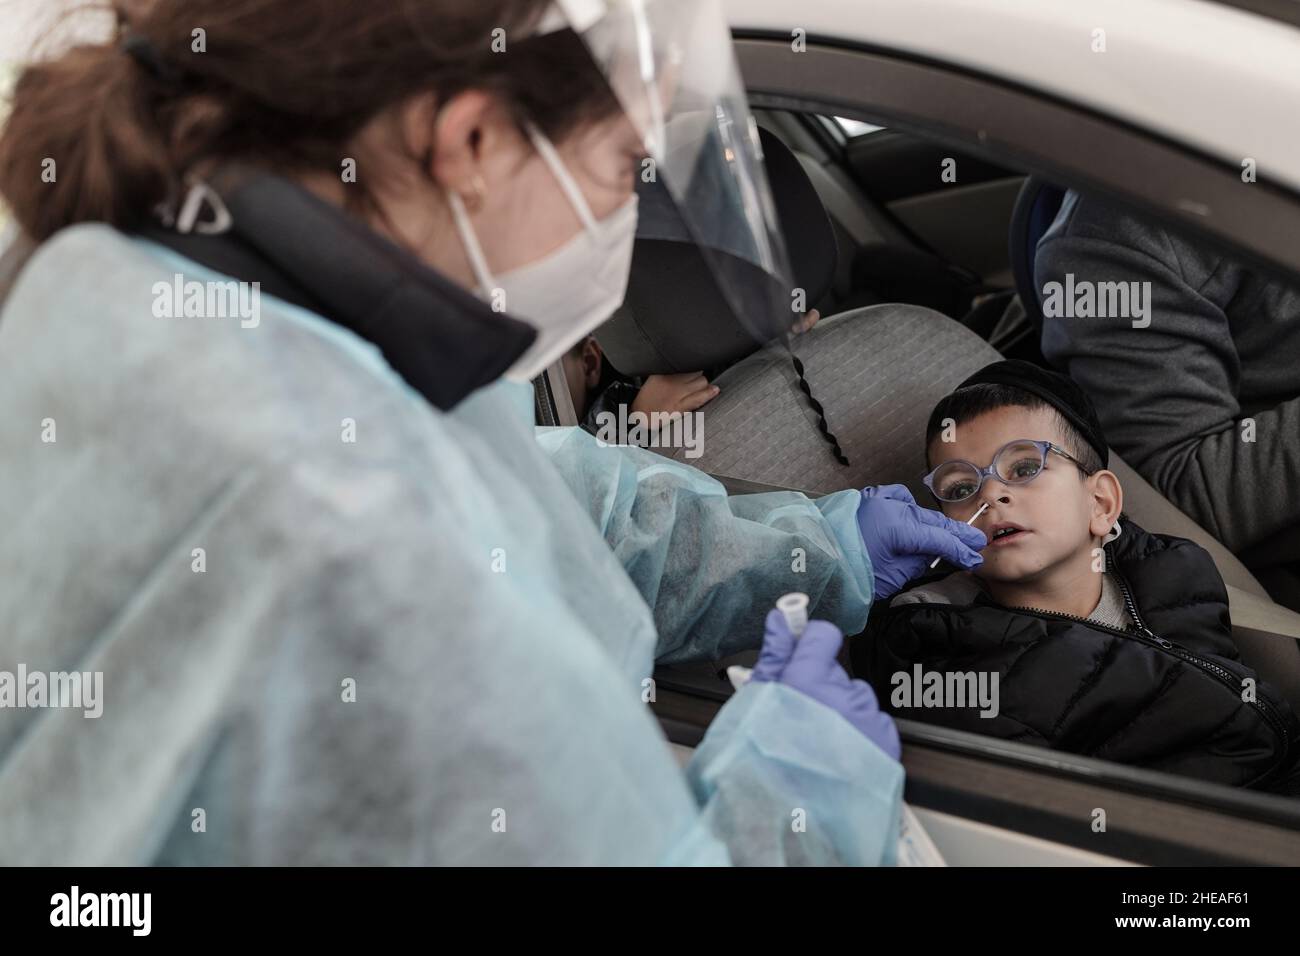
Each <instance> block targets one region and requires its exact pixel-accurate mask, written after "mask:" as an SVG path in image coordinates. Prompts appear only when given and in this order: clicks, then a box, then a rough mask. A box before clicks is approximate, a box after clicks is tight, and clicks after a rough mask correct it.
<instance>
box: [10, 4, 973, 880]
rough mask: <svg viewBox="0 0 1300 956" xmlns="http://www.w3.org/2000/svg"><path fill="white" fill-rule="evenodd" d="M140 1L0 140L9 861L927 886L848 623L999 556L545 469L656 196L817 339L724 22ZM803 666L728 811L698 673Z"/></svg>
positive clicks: (922, 524) (750, 689)
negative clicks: (669, 689) (684, 757)
mask: <svg viewBox="0 0 1300 956" xmlns="http://www.w3.org/2000/svg"><path fill="white" fill-rule="evenodd" d="M131 6H132V7H134V8H136V9H135V11H134V16H126V15H125V14H124V16H123V25H122V27H121V28H120V30H119V35H118V36H116V37H114V38H113V39H112V40H111V41H110V42H108V43H105V44H98V45H90V46H82V47H79V48H76V49H73V50H71V51H70V52H67V53H66V54H64V55H62V56H61V57H58V58H55V59H53V60H50V61H47V62H44V63H41V64H39V65H35V66H32V67H31V68H29V69H27V70H26V71H25V72H24V73H23V74H22V75H21V77H20V78H19V80H18V83H17V86H16V90H15V93H14V97H13V102H12V110H11V113H10V115H9V117H8V120H7V122H6V125H5V129H4V132H3V136H2V137H0V193H2V194H3V196H4V199H5V201H6V203H7V205H8V206H9V208H10V210H11V213H12V215H13V217H14V219H15V220H16V222H17V224H18V226H19V227H21V231H22V233H23V235H24V236H25V237H26V240H29V241H30V243H31V244H34V245H35V251H34V252H32V253H30V254H29V257H28V258H27V259H26V261H25V262H24V263H23V264H22V268H21V271H20V272H18V274H17V278H16V281H15V282H14V284H13V286H12V288H11V289H10V290H9V293H8V297H7V301H6V302H5V304H4V309H3V313H0V400H2V402H3V408H4V410H5V413H4V415H3V416H2V417H0V449H2V453H3V459H4V462H5V467H4V469H3V472H2V473H0V514H2V515H3V521H2V522H0V524H2V526H3V527H4V534H3V535H2V536H0V615H2V616H3V620H4V621H5V627H4V628H3V629H2V630H0V667H3V668H5V669H6V670H9V671H11V673H10V680H9V681H8V683H7V684H6V682H5V681H4V676H5V675H4V674H0V702H4V703H5V705H6V706H5V707H4V709H3V710H0V860H3V861H4V862H6V863H77V864H104V863H154V862H157V863H181V862H190V863H591V864H597V863H644V864H650V863H658V864H681V863H727V862H732V863H793V862H839V863H853V864H870V863H879V862H889V861H890V860H891V859H892V848H893V845H894V842H895V840H896V836H897V814H898V807H899V794H900V790H901V781H902V770H901V767H900V765H899V763H898V762H897V757H898V737H897V733H896V731H895V729H894V726H893V724H892V722H891V721H890V720H889V718H888V717H887V716H884V715H882V714H881V713H880V711H879V709H878V707H877V705H876V699H875V697H874V695H873V694H872V692H871V690H870V688H869V687H868V686H867V685H866V684H863V683H862V682H860V681H851V680H849V678H848V677H847V676H846V675H845V674H844V672H843V671H842V670H841V669H840V668H839V666H838V664H837V663H836V661H835V654H836V651H837V650H838V648H839V644H840V641H841V639H842V637H841V631H842V630H853V631H856V630H858V629H860V628H861V627H862V625H863V623H864V621H865V618H866V614H867V610H868V607H869V604H870V602H871V600H872V597H873V595H874V596H875V597H877V598H879V597H881V596H883V595H885V594H888V593H891V592H892V591H894V590H897V588H898V587H900V586H901V584H902V583H903V582H904V581H905V580H907V578H909V577H910V576H912V575H914V574H916V573H918V572H919V571H920V570H921V569H922V568H923V566H924V564H925V563H926V561H927V560H928V559H929V558H930V557H932V556H934V555H940V554H942V555H943V556H945V557H947V558H949V559H950V560H952V561H955V562H957V563H960V564H963V565H967V566H969V565H971V564H973V563H975V562H977V561H978V560H979V556H978V554H977V553H976V552H975V551H974V550H972V548H974V547H980V546H982V544H983V537H982V535H979V534H978V533H977V532H971V531H970V530H969V529H963V528H961V526H955V525H952V524H951V523H950V522H947V521H946V519H943V518H942V517H941V516H938V515H936V514H935V513H932V512H926V511H922V510H921V509H919V508H917V506H916V505H915V504H913V503H911V502H910V500H908V499H907V496H906V493H905V492H903V491H902V490H901V489H898V488H891V489H869V490H868V491H867V492H866V493H862V494H860V493H859V492H857V491H846V492H842V493H840V494H837V495H831V496H829V497H827V498H824V499H821V500H819V501H817V502H810V501H809V500H807V499H806V498H804V497H802V496H799V495H794V494H771V495H758V496H749V497H730V498H729V497H727V496H726V495H725V493H724V492H723V491H722V489H721V488H720V487H719V486H718V485H717V484H715V483H714V482H712V481H711V480H709V479H707V478H705V477H704V476H703V475H701V474H700V473H698V472H694V471H692V470H691V469H689V468H686V467H683V466H679V465H676V464H673V463H670V462H668V461H666V460H665V459H662V458H660V457H657V456H655V455H653V454H650V453H649V452H644V451H641V450H638V449H628V448H602V447H599V446H597V445H596V444H595V442H594V439H591V438H590V436H587V435H586V433H583V432H580V431H579V430H577V429H572V430H569V431H568V433H566V434H561V435H560V436H559V437H558V438H557V437H555V436H554V435H552V436H549V437H547V438H546V442H547V445H546V447H545V448H543V447H542V446H541V445H540V444H539V442H538V441H537V440H536V439H535V437H534V434H533V429H532V417H533V410H532V393H531V389H530V386H529V384H528V382H529V380H530V378H532V377H533V376H535V375H536V374H537V373H538V372H539V371H541V370H542V369H543V368H545V367H546V366H547V365H548V364H549V363H551V362H553V361H554V360H556V359H557V358H558V357H559V356H560V355H562V353H563V352H564V351H565V350H566V349H568V348H569V347H571V346H572V345H573V344H574V343H575V342H576V341H578V340H579V339H580V338H581V337H582V336H583V335H585V334H586V333H588V332H590V331H591V329H592V328H593V327H594V326H595V325H596V324H597V323H598V322H599V321H601V320H602V319H603V318H604V317H606V316H607V315H608V314H609V312H610V311H611V310H612V309H613V308H614V307H615V306H616V305H617V304H618V303H619V301H620V299H621V297H622V292H623V287H624V284H625V282H626V278H627V271H628V265H629V258H630V252H631V243H632V237H633V231H634V228H635V224H636V205H635V199H634V198H633V197H634V188H633V187H634V183H635V180H636V177H637V176H639V175H642V174H643V173H644V171H645V170H646V169H654V172H655V175H658V176H660V177H663V180H664V181H665V182H666V183H667V184H668V188H669V189H671V190H673V192H674V195H676V196H678V197H679V198H680V197H684V196H689V195H690V190H691V184H692V182H693V181H696V180H695V179H694V177H696V176H698V175H699V171H700V170H701V169H704V168H706V167H707V168H710V169H711V172H710V177H712V178H711V180H710V181H714V182H718V181H721V182H723V183H724V185H725V186H726V188H728V189H730V190H731V191H732V194H731V195H730V196H729V197H723V198H722V199H721V200H720V201H718V202H716V203H713V204H711V205H710V207H709V209H710V211H709V216H711V217H720V216H727V215H729V216H731V217H732V218H731V221H728V222H726V223H709V222H700V223H697V226H696V227H697V228H698V229H699V230H700V231H701V234H702V235H703V234H706V233H707V232H708V231H709V230H710V229H714V228H717V229H719V230H724V229H725V230H726V231H728V233H729V234H730V235H732V236H733V237H734V235H735V234H736V230H737V229H741V230H742V231H743V232H744V233H745V234H746V235H748V236H749V242H748V244H747V247H746V251H747V255H748V256H749V257H750V261H751V262H752V263H753V264H755V265H757V266H759V267H761V269H762V270H763V272H764V274H765V275H768V276H769V277H770V282H757V283H750V284H747V285H746V286H745V287H743V288H740V287H736V288H730V289H728V294H729V295H732V296H733V297H734V299H733V301H734V302H735V303H736V307H737V309H738V310H741V309H744V310H747V311H748V313H749V314H750V315H751V316H752V317H754V318H753V320H754V321H755V322H756V323H759V324H764V323H766V324H767V325H768V326H769V327H770V328H773V329H775V328H777V327H778V326H788V325H789V319H788V307H786V308H784V309H777V307H776V305H775V304H774V303H776V302H778V301H780V300H781V299H784V300H785V301H786V302H788V293H787V292H786V291H785V290H784V289H783V288H782V285H781V283H782V281H783V280H782V277H781V272H782V269H783V267H784V266H783V256H784V254H783V250H782V249H781V248H780V244H779V240H778V239H777V233H776V231H775V228H774V224H773V222H772V219H771V204H770V199H769V198H768V196H767V192H766V185H765V183H764V180H763V179H762V174H761V165H760V162H759V156H758V155H757V153H756V137H755V136H754V127H753V125H752V121H751V119H750V117H749V114H748V112H747V111H746V107H745V103H744V97H743V95H742V93H741V89H740V86H739V83H738V81H737V79H736V73H735V68H734V64H733V63H732V60H731V56H730V44H729V36H728V34H727V31H726V28H725V23H724V21H723V19H722V17H721V15H720V13H719V11H718V9H717V6H716V4H715V3H713V2H707V3H702V2H699V0H680V2H679V0H643V2H631V0H625V2H610V3H606V2H599V0H598V2H590V3H582V2H571V0H566V2H564V3H562V4H554V5H553V4H549V3H545V2H541V0H480V2H478V3H476V4H472V5H466V4H463V3H460V2H457V0H425V2H414V0H413V2H408V3H401V4H359V3H354V2H351V0H284V2H283V3H277V4H268V3H266V2H265V0H191V2H186V3H165V4H164V3H157V4H132V5H131ZM693 147H694V148H693ZM646 160H649V161H650V165H649V166H647V165H646V162H645V161H646ZM656 164H657V165H656ZM720 170H721V171H723V172H726V173H727V174H728V175H727V176H725V177H722V178H721V180H719V179H718V177H717V175H716V174H717V173H718V171H720ZM684 214H686V215H689V214H690V210H689V209H688V210H684ZM23 246H24V241H23V240H19V242H18V243H17V244H15V246H13V247H12V248H11V249H10V252H9V258H10V261H11V262H12V260H13V257H14V256H20V255H26V254H28V253H25V252H24V249H23ZM734 246H735V243H734V240H733V242H732V247H734ZM730 278H731V277H730V276H729V275H728V273H727V271H726V269H721V270H720V272H719V281H720V282H723V283H728V282H729V281H730ZM795 589H799V590H803V591H806V592H807V593H808V594H810V595H811V597H812V599H813V612H814V617H817V618H822V619H824V620H815V621H813V622H812V623H810V625H809V627H808V630H807V632H806V633H805V634H804V635H803V636H802V637H801V638H799V639H798V640H795V639H794V638H793V637H791V635H790V633H789V631H788V630H787V629H786V627H785V626H784V624H783V622H782V621H781V618H780V615H779V614H777V613H776V612H773V613H772V614H768V613H766V612H767V610H768V609H769V608H771V606H772V602H773V601H774V599H775V598H776V597H777V596H778V595H779V594H780V593H782V592H783V591H789V590H795ZM760 633H762V634H763V635H764V637H763V645H762V654H761V658H760V661H759V664H758V666H757V667H756V669H755V674H754V680H753V681H752V682H751V683H750V684H749V685H747V686H746V687H745V688H744V689H743V690H741V691H740V692H739V693H738V694H737V695H736V696H735V697H734V698H733V699H732V700H731V701H730V702H729V703H728V704H727V705H726V706H725V707H723V708H722V710H721V712H720V713H719V714H718V716H717V718H716V720H715V721H714V723H713V725H712V727H711V728H710V730H709V732H708V735H707V736H706V737H705V739H704V741H703V742H702V744H701V745H700V746H699V748H698V749H697V750H696V752H695V755H694V757H693V759H692V760H691V762H690V765H689V766H688V767H687V768H686V771H685V774H683V773H682V772H681V771H680V770H679V769H678V766H677V764H676V761H675V760H674V758H673V756H672V754H671V752H670V749H669V747H668V746H667V744H666V743H665V741H664V738H663V736H662V734H661V733H660V731H659V728H658V726H657V723H656V720H655V718H654V715H653V713H652V712H651V710H650V708H649V706H648V705H647V703H646V701H647V699H649V698H650V697H651V696H652V694H653V686H652V684H651V683H650V681H649V675H650V674H651V671H652V667H653V662H654V661H655V660H656V659H659V660H685V659H690V658H698V657H713V656H718V655H722V654H726V653H729V652H731V651H734V650H737V649H739V648H742V647H753V646H757V645H758V644H759V641H760ZM20 666H21V671H22V672H23V673H25V674H26V675H27V677H26V678H25V679H24V680H23V681H16V680H15V679H14V678H15V677H16V675H17V674H18V673H19V670H18V668H20ZM70 672H77V673H78V674H79V675H80V677H81V681H80V684H79V687H78V688H76V689H75V690H69V689H68V685H67V684H66V682H65V683H64V685H63V690H62V691H60V692H59V693H56V694H53V696H51V695H49V694H45V693H38V692H37V691H38V690H39V689H40V687H41V686H45V687H46V688H49V687H51V686H53V683H45V681H46V678H45V676H44V675H46V674H51V675H56V676H55V677H54V678H51V679H50V680H51V681H58V680H59V678H58V676H57V675H60V674H68V673H70ZM32 675H36V677H33V676H32ZM37 678H40V679H39V680H38V679H37ZM33 681H35V683H33ZM6 687H7V688H8V691H9V697H8V698H7V699H5V698H4V697H3V694H4V692H5V688H6ZM96 687H99V688H100V691H99V693H98V694H97V693H96V692H95V690H94V689H95V688H96ZM92 697H94V698H97V700H92V699H90V698H92ZM78 705H84V706H78ZM96 709H98V710H99V714H98V715H97V716H96V715H95V710H96Z"/></svg>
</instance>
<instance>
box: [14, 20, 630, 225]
mask: <svg viewBox="0 0 1300 956" xmlns="http://www.w3.org/2000/svg"><path fill="white" fill-rule="evenodd" d="M548 5H549V3H548V0H473V2H472V3H467V2H466V0H376V2H362V3H358V2H356V0H184V2H154V0H145V2H140V0H113V2H112V3H110V4H109V6H110V7H111V9H112V10H113V12H115V13H116V15H117V18H118V24H119V27H118V30H117V35H116V36H115V37H114V38H113V39H112V40H111V41H110V42H109V43H107V44H103V45H82V46H77V47H74V48H72V49H70V50H68V51H67V52H65V53H64V54H63V55H62V56H60V57H58V58H55V59H51V60H46V61H42V62H37V63H34V64H32V65H30V66H28V67H27V68H26V69H25V70H24V71H23V72H22V74H21V75H20V76H19V78H18V80H17V83H16V85H15V87H14V93H13V103H12V110H11V112H10V114H9V117H8V119H7V121H6V122H5V125H4V130H3V133H0V196H3V197H4V200H5V201H6V203H7V204H8V206H9V208H10V209H11V210H12V212H13V215H14V217H15V218H16V219H17V221H18V223H19V224H20V225H21V226H22V227H23V229H24V230H25V231H26V233H27V234H28V235H29V236H30V237H31V238H33V239H35V240H37V241H41V240H44V239H45V238H47V237H49V236H50V235H52V234H53V233H54V232H56V231H58V230H59V229H61V228H63V227H65V226H68V225H71V224H73V223H77V222H84V221H99V222H106V223H109V224H110V225H113V226H116V227H118V228H124V229H129V228H131V227H133V226H136V225H139V224H140V223H142V222H143V221H144V220H145V219H146V217H147V216H148V215H149V213H150V210H152V209H153V208H154V206H155V205H157V204H158V203H159V202H162V201H164V200H166V199H167V198H168V197H169V196H172V195H174V194H175V191H176V189H177V188H178V186H179V184H180V183H181V181H182V179H183V177H184V175H185V173H186V171H187V170H189V169H190V168H191V167H193V166H194V164H196V163H198V162H200V161H206V160H222V159H234V160H242V161H245V162H257V163H260V164H263V165H269V166H272V167H273V168H277V169H281V170H290V171H304V172H305V171H311V170H315V171H331V172H333V173H335V174H337V173H338V172H339V171H340V164H341V162H342V160H343V158H344V154H343V149H344V146H345V144H346V143H347V142H348V141H349V139H350V138H351V137H352V136H353V135H355V134H356V133H357V132H358V131H359V130H360V129H361V128H362V127H363V126H364V125H365V124H366V123H367V122H368V121H369V120H370V119H372V118H373V117H374V116H376V115H377V114H378V113H380V112H381V111H383V110H384V109H386V108H388V107H390V106H393V105H395V104H397V103H400V102H402V101H403V100H406V99H408V98H409V97H411V96H413V95H417V94H420V93H425V92H432V93H434V95H435V96H436V97H437V98H438V100H439V102H443V101H445V100H446V99H447V98H449V97H451V96H454V95H455V94H456V93H459V92H461V91H464V90H466V89H482V90H486V91H488V92H491V93H493V94H494V95H496V96H498V97H499V98H500V99H501V101H502V102H503V103H504V104H506V105H507V107H508V108H509V109H511V111H512V112H513V113H514V115H515V117H516V120H517V121H522V120H523V119H525V118H528V119H531V120H532V121H533V122H534V123H536V124H537V125H538V126H539V127H540V128H541V129H542V131H543V132H544V133H546V134H547V135H548V136H550V137H551V138H553V139H555V138H559V137H562V136H563V135H564V134H565V133H567V132H569V131H570V130H572V129H573V128H574V127H575V126H577V125H578V124H580V123H582V122H584V121H589V120H595V119H598V118H600V117H602V116H604V115H607V114H608V113H610V112H611V111H612V110H613V109H614V108H615V105H616V104H615V101H614V98H613V95H612V94H611V93H610V91H609V88H608V86H606V84H605V83H604V81H603V80H602V79H601V77H600V73H599V71H598V70H597V69H596V68H595V66H594V64H593V63H592V62H591V59H590V57H589V56H588V55H587V53H586V51H585V48H584V46H583V44H582V42H581V40H580V39H578V37H577V36H576V35H575V34H573V33H572V32H571V31H568V30H564V31H560V32H557V33H552V34H547V35H546V36H542V37H533V38H531V39H528V38H527V35H528V33H529V32H531V30H532V28H533V27H534V25H535V24H536V23H537V21H538V19H539V18H540V16H541V14H542V12H543V11H544V10H545V9H546V8H547V6H548ZM199 29H202V30H203V31H204V34H203V37H202V39H203V41H204V42H205V44H206V49H205V50H204V51H202V52H198V51H196V50H195V47H197V46H199V45H200V44H199V43H198V42H197V41H196V38H195V32H196V31H197V30H199ZM497 29H500V30H503V31H504V34H501V35H497V36H504V38H505V42H506V50H505V52H494V51H493V49H492V46H493V40H494V31H495V30H497ZM128 48H135V49H136V51H137V53H136V55H132V53H130V52H128ZM141 48H143V52H140V51H141ZM152 54H156V57H154V56H153V55H152ZM47 159H53V160H54V161H55V173H56V176H55V181H54V182H52V183H46V182H43V181H42V171H43V168H44V165H45V161H46V160H47Z"/></svg>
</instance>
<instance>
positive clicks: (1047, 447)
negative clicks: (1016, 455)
mask: <svg viewBox="0 0 1300 956" xmlns="http://www.w3.org/2000/svg"><path fill="white" fill-rule="evenodd" d="M1012 445H1033V446H1035V447H1036V448H1037V449H1038V454H1039V455H1040V456H1042V457H1041V459H1040V460H1039V468H1038V471H1037V472H1036V473H1035V474H1033V475H1030V476H1029V477H1028V478H1026V479H1025V480H1024V481H1007V480H1006V479H1005V478H1003V477H1002V476H1001V475H999V474H998V473H997V471H996V470H994V468H993V464H994V462H996V461H997V460H998V456H999V455H1001V454H1002V453H1003V452H1004V451H1006V450H1007V449H1008V448H1010V447H1011V446H1012ZM1049 451H1054V452H1056V453H1057V454H1058V455H1060V456H1061V457H1062V458H1064V459H1066V460H1067V461H1069V462H1072V463H1073V464H1074V466H1075V467H1076V468H1078V469H1079V470H1080V471H1081V472H1083V473H1084V474H1085V475H1088V476H1091V475H1094V474H1096V472H1094V471H1089V470H1088V469H1087V468H1086V467H1084V464H1083V462H1081V461H1079V459H1077V458H1075V457H1074V456H1073V455H1071V454H1070V453H1069V452H1068V451H1066V450H1065V449H1064V448H1062V447H1061V446H1060V445H1058V444H1056V443H1055V442H1051V441H1041V440H1035V439H1033V438H1013V439H1011V441H1009V442H1007V443H1006V444H1005V445H1003V446H1002V447H1001V448H999V449H998V450H997V451H995V452H994V453H993V461H990V462H989V464H988V467H987V468H981V467H980V466H979V465H977V464H975V462H973V461H970V460H968V459H966V458H950V459H948V460H947V461H944V462H940V463H939V464H938V465H936V466H935V467H934V469H933V470H932V471H931V472H930V473H929V474H928V475H926V476H925V477H924V478H922V479H921V483H922V484H924V485H925V487H926V490H927V491H929V492H930V496H931V497H932V498H934V500H935V501H937V502H939V504H941V505H959V504H962V503H963V502H967V501H970V500H972V499H973V498H974V497H975V496H976V495H978V494H979V493H980V489H981V488H983V487H984V480H985V479H986V478H996V479H997V480H998V481H1000V482H1002V483H1003V484H1004V485H1027V484H1029V483H1030V482H1031V481H1033V480H1034V479H1035V478H1037V477H1038V476H1039V475H1041V474H1042V473H1043V472H1044V471H1045V470H1047V453H1048V452H1049ZM952 464H961V465H970V466H971V468H973V469H974V470H975V473H976V474H977V475H978V476H979V484H977V485H976V486H975V490H974V491H972V492H971V493H970V494H969V495H967V496H966V497H965V498H957V499H951V498H940V497H939V494H938V492H936V491H935V490H934V476H935V475H936V474H937V473H938V471H939V469H940V468H943V467H944V466H945V465H952Z"/></svg>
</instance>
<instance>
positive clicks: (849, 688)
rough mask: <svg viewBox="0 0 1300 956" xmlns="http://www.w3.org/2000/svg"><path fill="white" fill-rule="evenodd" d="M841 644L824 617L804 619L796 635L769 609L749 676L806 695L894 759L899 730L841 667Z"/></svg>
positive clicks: (866, 687) (866, 689)
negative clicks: (820, 619) (803, 627)
mask: <svg viewBox="0 0 1300 956" xmlns="http://www.w3.org/2000/svg"><path fill="white" fill-rule="evenodd" d="M843 643H844V635H843V634H841V633H840V629H839V628H838V627H836V626H835V625H834V624H832V623H830V622H829V621H809V622H808V626H807V628H805V630H804V632H803V634H801V635H800V636H799V637H795V636H794V635H793V634H791V633H790V628H789V625H787V624H786V623H785V615H784V614H782V613H781V612H780V611H778V610H776V609H775V608H773V609H772V610H771V611H769V612H768V614H767V621H766V622H765V628H764V633H763V651H762V653H761V654H760V655H759V658H758V663H757V664H756V665H755V666H754V672H753V674H751V675H750V680H751V681H776V682H777V683H780V684H785V685H786V686H787V687H791V688H793V689H795V690H797V691H799V692H800V693H803V694H807V695H808V696H809V697H811V698H812V699H813V700H815V701H817V702H818V703H821V704H825V705H826V706H827V707H829V708H830V709H831V710H833V711H835V712H836V713H837V714H839V715H840V716H841V717H843V718H844V719H845V720H847V721H848V722H849V723H850V724H852V725H853V726H854V727H856V728H857V729H858V730H859V731H860V732H861V733H862V735H863V736H864V737H866V738H867V739H868V740H870V741H871V742H872V743H874V744H875V745H876V746H877V747H879V748H880V749H881V750H883V751H884V752H885V753H887V754H889V756H891V757H893V758H894V759H895V760H897V759H898V756H899V752H900V748H899V744H898V728H897V727H895V726H894V721H893V719H892V718H891V717H890V716H889V715H888V714H884V713H881V711H880V704H879V703H878V702H877V701H876V692H875V691H874V690H872V689H871V685H870V684H868V683H867V682H866V681H862V680H854V679H853V678H851V677H849V675H848V674H846V673H845V672H844V668H843V667H841V666H840V664H839V661H838V660H837V659H836V658H837V656H838V655H839V652H840V645H841V644H843Z"/></svg>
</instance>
